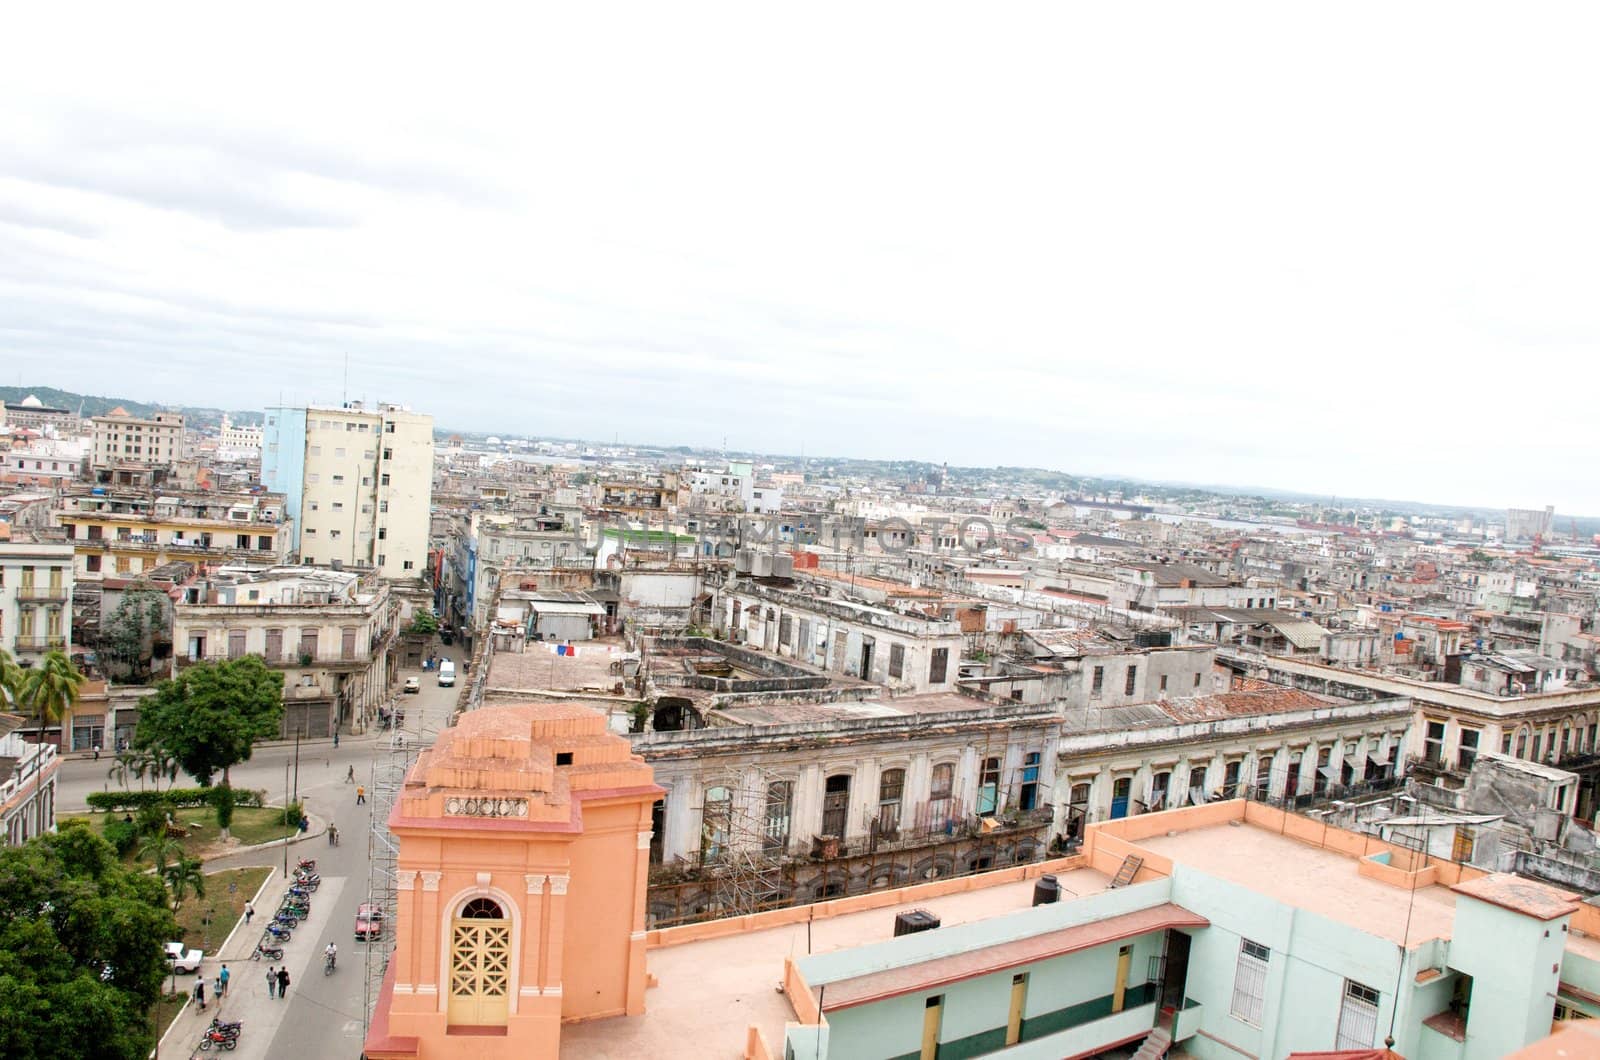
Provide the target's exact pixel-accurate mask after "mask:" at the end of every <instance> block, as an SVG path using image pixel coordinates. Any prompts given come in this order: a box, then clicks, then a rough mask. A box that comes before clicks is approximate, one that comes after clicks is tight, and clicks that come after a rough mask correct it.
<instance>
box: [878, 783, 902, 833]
mask: <svg viewBox="0 0 1600 1060" xmlns="http://www.w3.org/2000/svg"><path fill="white" fill-rule="evenodd" d="M905 790H906V771H905V770H903V769H885V770H884V771H883V776H882V777H881V778H880V779H879V781H878V834H879V835H883V836H893V835H895V834H897V833H898V832H899V831H900V800H901V798H902V797H903V796H904V795H905Z"/></svg>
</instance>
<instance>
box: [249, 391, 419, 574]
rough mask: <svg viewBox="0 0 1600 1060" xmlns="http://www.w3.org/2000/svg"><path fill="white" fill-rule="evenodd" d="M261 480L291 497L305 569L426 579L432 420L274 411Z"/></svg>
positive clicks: (375, 413)
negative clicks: (364, 570) (360, 570)
mask: <svg viewBox="0 0 1600 1060" xmlns="http://www.w3.org/2000/svg"><path fill="white" fill-rule="evenodd" d="M261 478H262V481H263V482H265V483H266V484H267V486H268V487H269V488H271V489H274V490H277V491H280V492H282V493H283V494H284V495H285V497H286V498H287V503H288V512H289V516H290V518H291V519H293V520H294V524H295V544H294V549H295V552H296V554H297V555H298V557H299V559H300V562H302V563H305V564H308V565H311V564H315V565H317V566H328V567H332V566H350V567H374V568H376V569H377V570H378V572H379V573H380V574H382V575H383V576H384V577H386V578H396V579H398V578H406V579H411V578H421V577H423V576H424V574H425V573H426V570H427V561H428V526H429V512H430V508H431V504H432V494H433V417H431V416H427V415H423V414H420V413H415V412H412V411H410V410H409V409H406V408H403V407H401V406H399V405H378V406H376V407H375V408H370V409H369V408H366V407H365V406H363V405H362V404H361V403H360V402H348V403H347V404H345V405H343V406H340V407H337V408H331V407H322V406H306V407H299V408H290V407H278V408H270V409H268V410H267V414H266V425H265V427H264V429H263V443H262V452H261Z"/></svg>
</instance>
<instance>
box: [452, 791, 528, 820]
mask: <svg viewBox="0 0 1600 1060" xmlns="http://www.w3.org/2000/svg"><path fill="white" fill-rule="evenodd" d="M444 812H445V814H446V815H447V816H450V817H526V816H528V800H527V799H498V798H482V799H475V798H469V797H465V796H461V795H452V796H450V797H449V798H448V799H446V800H445V802H444Z"/></svg>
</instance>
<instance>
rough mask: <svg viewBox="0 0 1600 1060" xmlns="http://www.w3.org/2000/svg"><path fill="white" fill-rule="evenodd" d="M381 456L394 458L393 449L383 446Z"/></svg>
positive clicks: (388, 458) (386, 458) (389, 458)
mask: <svg viewBox="0 0 1600 1060" xmlns="http://www.w3.org/2000/svg"><path fill="white" fill-rule="evenodd" d="M383 458H384V459H385V460H393V459H394V450H393V449H389V448H385V449H384V450H383Z"/></svg>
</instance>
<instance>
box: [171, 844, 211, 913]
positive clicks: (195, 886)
mask: <svg viewBox="0 0 1600 1060" xmlns="http://www.w3.org/2000/svg"><path fill="white" fill-rule="evenodd" d="M161 878H162V879H163V880H165V881H166V884H167V889H168V890H169V891H171V892H172V911H173V912H174V913H176V912H177V911H178V907H179V906H180V905H182V904H183V899H184V897H185V896H186V894H187V893H188V892H189V891H193V892H194V894H195V897H196V898H204V897H205V896H206V876H205V873H204V872H202V871H201V863H200V859H199V858H191V857H189V856H188V855H179V857H178V860H177V861H175V862H173V863H172V864H171V865H168V866H167V867H166V868H164V869H162V870H161Z"/></svg>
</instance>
